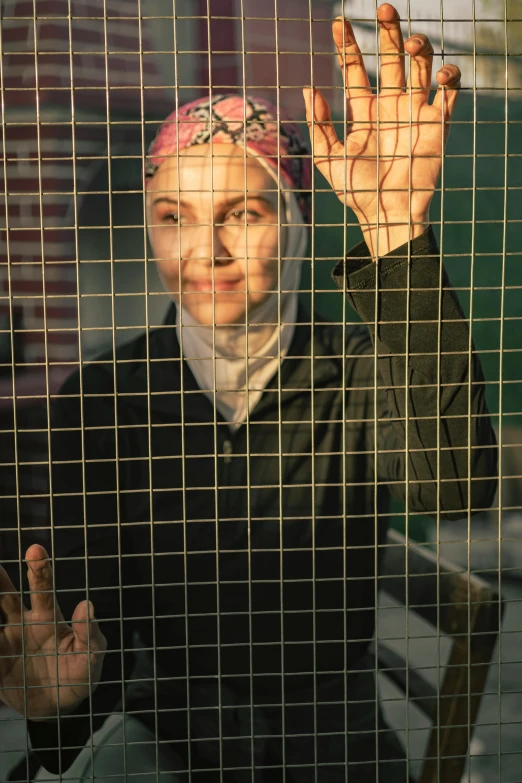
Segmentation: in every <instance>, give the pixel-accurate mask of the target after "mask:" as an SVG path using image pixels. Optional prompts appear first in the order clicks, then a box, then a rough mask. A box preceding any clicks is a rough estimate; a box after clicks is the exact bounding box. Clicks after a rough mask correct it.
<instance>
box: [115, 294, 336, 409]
mask: <svg viewBox="0 0 522 783" xmlns="http://www.w3.org/2000/svg"><path fill="white" fill-rule="evenodd" d="M175 324H176V308H175V305H174V304H172V305H171V306H170V308H169V310H168V312H167V315H166V317H165V320H164V323H163V326H161V327H160V328H159V329H154V330H152V331H150V332H148V334H147V335H146V336H145V337H144V338H143V339H142V340H141V341H140V345H141V346H142V351H143V354H142V356H141V357H140V356H137V357H135V361H132V362H130V363H128V362H125V363H124V364H122V365H119V367H120V368H121V371H120V372H119V373H118V376H119V377H118V387H119V389H118V397H119V398H120V399H125V404H126V405H128V404H131V405H133V406H138V407H149V405H150V409H151V411H156V412H158V413H164V414H167V415H168V416H169V417H171V418H175V419H180V420H182V421H183V420H186V421H191V422H194V421H197V422H201V423H204V422H208V423H212V422H213V421H214V417H215V416H216V417H217V421H220V422H221V421H223V419H222V417H221V415H220V414H219V412H218V411H217V410H216V412H214V406H213V405H212V403H211V402H210V400H209V399H208V397H207V396H206V395H205V394H203V392H202V391H201V390H200V389H199V387H198V385H197V383H196V379H195V378H194V376H193V374H192V372H191V370H190V368H189V366H188V363H187V362H186V361H185V360H182V358H181V352H180V346H179V342H178V339H177V334H176V327H175ZM312 328H313V330H314V334H313V340H312ZM334 328H335V327H333V326H329V325H327V326H326V327H323V326H322V325H319V326H318V325H316V324H312V321H311V317H310V313H309V311H308V310H307V309H306V307H305V306H304V305H303V304H302V302H300V303H299V308H298V313H297V325H296V328H295V331H294V335H293V337H292V341H291V343H290V346H289V349H288V353H287V356H286V357H285V359H284V361H283V364H282V367H281V373H280V381H279V377H278V375H279V374H278V373H276V374H275V375H274V376H273V377H272V378H271V379H270V381H269V382H268V384H267V386H266V389H265V393H264V394H263V396H262V397H261V399H260V401H259V402H258V404H257V405H256V407H255V409H254V410H253V411H252V414H251V418H257V417H258V416H259V415H263V416H264V415H265V414H266V413H267V412H268V411H270V410H277V408H278V407H279V404H280V401H279V394H273V393H272V394H270V393H267V392H270V391H277V390H278V388H279V384H280V386H281V388H282V389H284V401H285V404H288V403H289V402H290V400H292V399H293V398H295V397H299V396H301V395H303V394H309V392H310V388H311V384H310V379H311V377H312V373H311V366H310V365H311V361H310V357H312V356H313V358H314V374H313V379H314V388H318V387H321V386H326V385H328V384H329V383H331V382H332V381H333V380H335V379H338V380H339V382H340V380H341V375H342V357H340V356H339V354H338V350H339V347H338V346H337V348H335V347H333V346H332V345H331V343H332V341H331V340H330V339H325V336H326V332H327V330H329V332H330V333H331V332H332V330H333V329H334ZM147 344H148V357H147V355H146V350H147ZM312 346H313V347H312ZM149 389H150V395H149V393H148V390H149ZM182 394H183V395H184V398H185V399H184V402H183V405H182V403H181V396H182Z"/></svg>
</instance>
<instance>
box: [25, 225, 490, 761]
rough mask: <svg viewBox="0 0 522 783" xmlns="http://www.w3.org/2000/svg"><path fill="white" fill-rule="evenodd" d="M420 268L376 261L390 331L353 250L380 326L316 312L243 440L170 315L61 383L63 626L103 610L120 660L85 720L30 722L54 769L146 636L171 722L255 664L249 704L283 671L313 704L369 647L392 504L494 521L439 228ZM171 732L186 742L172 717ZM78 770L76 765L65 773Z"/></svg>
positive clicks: (58, 474)
mask: <svg viewBox="0 0 522 783" xmlns="http://www.w3.org/2000/svg"><path fill="white" fill-rule="evenodd" d="M410 253H411V256H412V258H411V262H409V261H408V258H407V254H408V246H407V245H405V246H403V247H402V248H399V249H398V250H396V251H394V253H392V254H391V255H390V256H388V257H386V258H383V259H380V261H379V264H378V268H379V284H378V289H379V293H378V313H377V316H378V317H377V322H378V326H377V329H376V327H375V321H376V318H375V301H376V294H375V282H376V281H375V273H376V268H377V266H376V264H373V263H371V262H369V259H368V251H367V248H366V245H364V244H363V245H359V246H358V247H357V248H354V250H353V251H352V253H351V259H350V260H349V261H347V262H346V264H345V268H343V265H342V264H341V265H339V266H338V267H336V269H335V270H334V278H335V280H336V282H337V284H338V285H339V287H340V288H343V287H345V278H346V290H347V296H348V297H349V300H350V302H351V304H352V305H353V306H354V308H355V309H356V311H357V312H358V313H359V314H360V316H361V318H362V319H363V321H365V322H366V324H367V326H366V325H358V326H346V327H344V328H343V326H342V325H339V324H333V323H325V322H323V321H318V320H316V319H315V318H314V319H311V317H310V315H309V314H308V313H306V312H305V311H304V309H302V308H301V309H300V311H299V323H298V326H297V327H296V330H295V334H294V337H293V341H292V344H291V346H290V350H289V353H288V356H287V357H286V358H285V360H284V362H283V363H282V366H281V372H280V377H279V374H278V375H276V376H274V378H272V380H271V381H270V382H269V384H268V386H267V388H266V389H265V391H264V393H263V396H262V398H261V400H260V402H259V403H258V405H257V406H256V407H255V409H254V410H253V412H252V413H251V414H250V417H249V423H248V426H247V425H243V426H241V428H240V429H239V430H238V431H237V432H236V433H235V434H233V435H231V433H230V430H229V429H228V426H227V425H226V424H225V423H224V421H223V419H222V417H221V416H220V414H219V412H217V411H216V410H215V409H214V408H213V406H212V405H211V403H210V402H209V401H208V399H207V397H206V396H205V395H204V394H203V393H202V392H201V391H200V390H199V388H198V387H197V385H196V382H195V380H194V377H193V376H192V374H191V372H190V370H189V368H188V366H187V364H186V362H184V361H182V360H181V358H180V350H179V345H178V342H177V338H176V330H175V327H174V324H175V311H174V308H172V309H171V310H170V312H169V314H168V317H167V320H166V323H165V325H164V326H163V327H161V328H159V329H156V330H154V331H151V332H149V333H147V334H144V335H143V336H141V337H139V338H138V339H135V340H133V341H132V342H130V343H129V344H127V345H125V346H123V347H122V348H120V349H118V350H117V353H116V363H115V362H114V357H113V356H112V355H110V354H106V355H104V356H102V357H100V359H99V360H96V361H94V362H92V363H90V364H89V365H87V366H85V367H83V368H82V371H81V373H76V374H74V375H73V376H72V377H70V378H69V380H68V381H67V382H66V383H65V385H64V387H63V389H62V391H61V396H60V398H59V400H58V402H57V404H56V405H55V408H54V414H53V420H52V427H53V439H52V461H53V471H52V483H53V486H52V492H53V497H54V502H53V505H52V509H53V519H52V536H53V544H54V550H53V556H54V564H55V581H56V589H57V593H58V600H59V603H60V606H61V607H62V610H63V613H64V616H65V618H66V619H68V618H70V616H71V614H72V612H73V609H74V607H75V606H76V604H77V603H78V602H79V601H80V600H82V599H84V598H85V597H86V594H87V595H88V597H89V598H90V599H91V600H92V601H93V603H94V607H95V612H96V616H97V618H98V620H99V622H100V624H101V629H102V631H103V633H104V634H105V636H106V637H107V640H108V652H107V654H106V658H105V663H104V667H103V680H102V683H101V684H100V685H99V687H98V689H97V690H96V692H95V693H94V695H93V697H92V704H89V702H88V701H86V702H85V703H84V704H82V705H81V706H80V707H79V708H78V710H77V711H76V713H75V715H74V716H70V717H67V718H63V719H62V720H61V722H60V724H59V725H58V724H52V723H50V724H42V723H30V736H31V741H32V745H33V748H35V749H37V750H38V753H39V756H40V759H41V761H42V763H43V764H44V766H45V767H47V769H49V770H50V771H57V770H58V767H59V754H58V753H57V752H45V751H44V750H43V749H44V748H45V747H47V748H52V747H53V746H54V747H56V746H57V744H58V730H59V731H60V744H61V747H62V748H65V747H67V746H76V748H79V747H81V746H82V745H83V744H84V742H85V741H86V739H87V738H88V736H89V735H90V733H91V731H93V730H95V729H96V728H97V727H99V725H101V723H102V722H103V720H104V718H105V716H106V715H107V714H108V713H110V712H111V711H112V710H113V709H114V707H115V705H116V704H117V702H118V701H119V700H120V699H121V698H122V693H123V685H122V682H124V680H125V679H126V678H128V676H129V670H130V665H131V663H132V657H133V653H132V649H131V648H132V638H133V633H134V632H135V631H138V632H139V636H140V639H141V644H143V645H144V646H145V647H146V648H148V649H150V650H152V652H153V654H154V656H155V664H156V666H157V672H158V673H162V676H163V677H164V679H163V680H161V686H158V690H157V699H158V702H157V704H156V706H158V704H159V705H160V706H161V705H163V707H164V708H165V709H167V708H168V704H169V698H170V700H171V701H172V697H171V696H170V697H169V686H170V685H171V684H172V685H175V683H176V682H178V683H185V678H186V676H187V675H189V676H190V677H191V678H194V677H198V676H217V675H221V676H223V677H229V678H230V683H232V684H233V686H234V687H237V688H242V687H249V683H250V671H251V668H252V673H253V675H254V683H255V689H256V688H260V689H262V690H263V691H264V693H265V694H266V693H267V692H270V691H271V689H273V690H274V692H275V690H276V689H277V688H280V687H281V661H282V660H284V672H285V687H286V688H288V689H289V690H290V691H291V690H292V688H300V687H302V685H303V682H304V680H305V679H306V677H307V676H308V677H310V676H312V673H314V672H339V671H343V669H344V667H345V665H346V666H347V667H348V669H349V668H350V667H353V665H354V663H355V662H356V661H357V660H358V659H359V658H360V657H361V656H362V655H363V653H364V652H365V651H366V649H367V647H368V644H369V641H370V640H371V638H372V635H373V631H374V607H375V591H376V583H375V576H376V574H375V564H376V561H377V562H378V561H379V559H380V552H379V553H378V555H377V557H376V550H375V544H376V541H377V542H378V543H379V542H381V543H382V542H383V540H384V537H385V535H386V525H387V516H386V515H387V512H388V497H389V493H392V494H393V495H395V496H396V497H398V498H400V499H401V500H404V499H407V503H408V505H409V508H410V511H411V512H412V513H421V514H429V515H433V516H435V515H437V514H440V516H441V517H442V518H453V517H467V515H468V513H474V512H476V511H479V510H481V509H485V508H487V507H488V506H489V505H490V504H491V502H492V499H493V497H494V493H495V488H496V480H495V475H496V444H495V437H494V433H493V430H492V428H491V424H490V418H489V414H488V412H487V409H486V404H485V400H484V385H483V377H482V372H481V368H480V365H479V360H478V358H477V356H476V354H475V353H474V351H473V350H472V353H471V354H470V347H471V348H472V345H471V343H470V337H469V332H468V325H467V322H466V320H465V319H464V316H463V314H462V311H461V308H460V306H459V304H458V301H457V299H456V297H455V295H454V293H453V292H452V291H451V289H450V288H449V287H448V286H449V284H448V280H447V277H446V274H445V272H444V271H443V270H441V268H440V261H439V251H438V249H437V244H436V240H435V237H434V235H433V232H432V231H431V229H429V230H428V231H427V232H425V233H424V234H423V235H422V236H421V237H420V238H419V239H417V240H415V241H414V242H412V243H411V245H410ZM430 256H431V257H430ZM408 274H409V281H408ZM408 282H409V286H410V295H409V296H408V295H407V293H406V289H407V285H408ZM441 282H442V289H441V288H440V283H441ZM441 290H442V296H441V294H440V291H441ZM408 308H409V311H408ZM406 353H407V354H408V360H407V361H406ZM376 354H377V357H378V359H377V367H375V361H374V359H375V355H376ZM251 661H252V663H251ZM122 666H123V669H124V671H123V673H122ZM307 673H308V675H307ZM158 676H159V675H158ZM255 689H254V693H256V690H255ZM279 699H280V697H279ZM171 706H172V704H171ZM150 707H151V709H152V708H153V707H154V704H151V705H150ZM91 711H92V713H93V714H94V719H93V721H92V722H91V721H90V719H89V717H88V716H89V713H90V712H91ZM159 732H160V734H162V735H167V734H171V735H172V734H174V733H175V732H176V728H175V720H174V719H173V718H172V716H170V719H169V720H168V721H167V720H164V721H163V722H162V721H161V720H160V725H159ZM76 753H77V750H71V751H65V750H63V751H62V757H61V763H62V764H63V766H62V770H63V769H64V768H66V767H67V766H68V765H69V764H70V763H71V761H72V759H73V758H74V756H75V754H76Z"/></svg>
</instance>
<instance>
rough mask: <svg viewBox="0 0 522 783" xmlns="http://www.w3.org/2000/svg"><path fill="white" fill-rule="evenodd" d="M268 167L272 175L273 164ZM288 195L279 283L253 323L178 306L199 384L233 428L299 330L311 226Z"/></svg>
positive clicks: (181, 333) (251, 317)
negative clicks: (213, 318)
mask: <svg viewBox="0 0 522 783" xmlns="http://www.w3.org/2000/svg"><path fill="white" fill-rule="evenodd" d="M267 170H268V171H270V173H271V174H272V175H273V172H272V171H271V170H270V169H269V168H268V167H267ZM284 199H285V207H286V209H285V211H286V222H287V223H288V227H287V232H286V242H285V248H284V251H283V257H284V260H283V261H282V263H281V274H280V288H279V291H278V289H276V290H275V291H274V293H273V294H270V295H269V296H268V298H267V299H266V300H265V301H264V302H263V303H262V304H261V305H260V306H259V307H257V308H255V309H254V310H252V312H248V313H247V317H248V323H246V324H240V325H237V326H214V327H212V326H206V325H202V324H200V323H199V322H198V321H196V320H195V319H194V318H193V317H192V316H191V315H190V313H188V312H187V310H186V309H185V308H184V307H179V306H178V308H177V316H176V330H177V335H178V340H179V343H180V346H181V348H182V352H183V355H184V357H185V359H186V361H187V362H188V365H189V367H190V369H191V371H192V373H193V375H194V377H195V379H196V382H197V384H198V386H199V388H200V389H201V391H202V392H203V393H204V394H206V396H207V397H208V398H209V400H210V401H211V402H212V404H213V405H215V406H216V408H217V410H218V411H219V412H220V413H221V415H222V416H223V418H224V419H225V421H226V422H227V423H228V425H229V427H230V429H231V431H232V432H234V431H235V430H236V429H238V428H239V427H240V426H241V424H242V423H243V422H244V421H245V420H246V418H247V411H248V412H249V413H251V412H252V410H253V409H254V407H255V406H256V405H257V403H258V402H259V400H260V398H261V395H262V394H263V390H264V389H265V387H266V385H267V383H268V382H269V380H270V379H271V378H272V376H273V375H274V374H275V373H276V372H277V371H278V369H279V367H280V366H281V363H282V361H283V359H284V357H285V356H286V354H287V352H288V348H289V346H290V342H291V340H292V337H293V334H294V330H295V324H296V318H297V305H298V289H299V283H300V278H301V266H302V262H303V258H304V254H305V252H306V247H307V242H308V227H307V226H306V224H305V223H304V220H303V216H302V213H301V210H300V209H299V205H298V203H297V199H296V197H295V196H294V194H293V193H292V192H291V191H288V190H286V191H285V192H284ZM279 292H280V293H279ZM246 357H248V358H246Z"/></svg>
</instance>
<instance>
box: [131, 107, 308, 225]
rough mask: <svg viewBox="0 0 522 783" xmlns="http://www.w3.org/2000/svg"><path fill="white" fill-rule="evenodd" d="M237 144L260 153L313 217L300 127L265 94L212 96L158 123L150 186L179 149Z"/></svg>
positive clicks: (152, 148)
mask: <svg viewBox="0 0 522 783" xmlns="http://www.w3.org/2000/svg"><path fill="white" fill-rule="evenodd" d="M211 138H212V141H213V143H214V144H216V143H219V144H237V145H238V146H240V147H245V148H246V149H247V150H248V152H249V153H250V154H252V155H253V156H260V157H262V158H263V159H264V162H265V165H268V166H269V167H270V168H271V169H272V170H273V171H274V173H275V174H276V179H277V174H278V172H279V174H280V177H281V180H282V182H283V183H284V184H285V185H286V186H287V187H289V188H291V189H292V190H293V191H294V195H295V197H296V199H297V201H298V204H299V208H300V209H301V212H302V214H303V216H304V219H305V221H306V222H309V217H310V185H311V161H310V157H309V151H308V149H307V147H306V146H305V144H304V141H303V139H302V136H301V134H300V131H299V128H298V126H297V125H296V124H295V123H293V122H290V121H288V120H287V119H286V118H281V119H280V120H278V118H277V109H276V108H275V107H274V106H272V104H270V103H269V102H268V101H265V100H264V99H262V98H253V97H249V96H247V97H246V98H243V97H242V96H240V95H214V96H213V98H212V99H210V98H209V97H205V98H201V99H199V100H197V101H193V102H192V103H187V104H185V106H182V107H181V108H180V109H179V111H177V112H176V111H174V112H172V114H169V116H168V117H167V118H166V120H165V121H164V122H163V123H162V125H161V126H160V128H159V130H158V132H157V134H156V137H155V138H154V140H153V141H152V143H151V145H150V147H149V150H148V154H147V160H146V168H145V178H146V179H145V182H146V185H148V183H149V181H150V178H151V177H153V176H154V174H155V172H156V170H157V169H158V167H159V166H160V164H161V163H162V162H163V161H164V160H165V159H166V158H168V157H171V156H172V155H176V154H177V152H178V150H182V149H185V148H186V147H192V146H194V145H196V144H208V143H209V142H210V139H211Z"/></svg>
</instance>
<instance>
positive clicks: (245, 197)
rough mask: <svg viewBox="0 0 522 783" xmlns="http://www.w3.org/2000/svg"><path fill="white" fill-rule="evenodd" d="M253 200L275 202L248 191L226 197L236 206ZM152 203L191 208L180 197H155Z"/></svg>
mask: <svg viewBox="0 0 522 783" xmlns="http://www.w3.org/2000/svg"><path fill="white" fill-rule="evenodd" d="M218 192H219V191H218ZM252 200H253V201H264V202H265V204H268V206H270V207H272V206H273V204H272V202H271V201H270V199H268V198H266V197H265V196H263V194H262V193H247V194H246V195H245V194H244V193H242V194H241V195H239V196H237V197H236V198H231V199H226V203H227V204H228V205H230V206H234V205H235V204H241V203H243V202H244V201H252ZM152 203H153V205H154V206H156V204H163V203H167V204H174V205H175V206H178V205H179V206H181V207H186V208H189V206H190V205H189V204H187V203H186V202H184V201H183V199H180V200H179V201H178V199H174V198H169V197H168V196H159V197H158V198H155V199H154V201H153V202H152Z"/></svg>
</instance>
